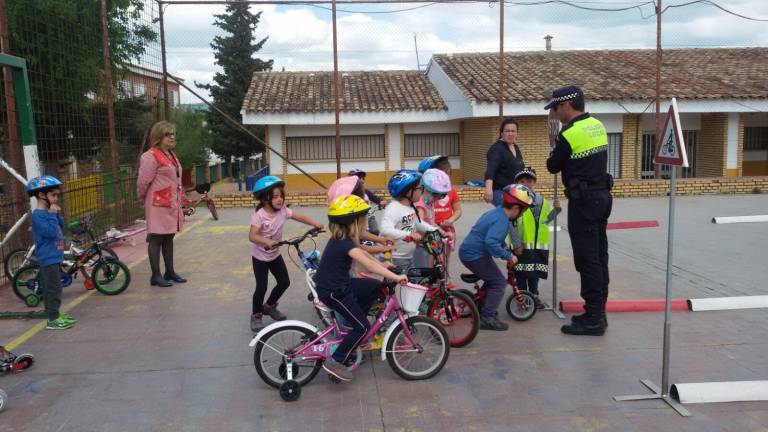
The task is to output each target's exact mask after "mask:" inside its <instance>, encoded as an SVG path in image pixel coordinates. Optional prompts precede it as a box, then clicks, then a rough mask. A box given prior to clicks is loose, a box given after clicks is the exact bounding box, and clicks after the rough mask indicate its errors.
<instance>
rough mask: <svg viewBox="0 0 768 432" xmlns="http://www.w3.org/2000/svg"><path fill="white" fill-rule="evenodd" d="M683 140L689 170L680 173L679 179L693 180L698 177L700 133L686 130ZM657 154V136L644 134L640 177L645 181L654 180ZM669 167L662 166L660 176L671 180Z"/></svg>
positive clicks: (685, 169) (684, 169)
mask: <svg viewBox="0 0 768 432" xmlns="http://www.w3.org/2000/svg"><path fill="white" fill-rule="evenodd" d="M683 140H684V141H685V151H686V153H687V154H688V168H683V169H682V171H678V172H677V173H678V177H682V178H691V177H696V160H697V159H698V157H697V156H698V151H699V131H697V130H684V131H683ZM655 154H656V135H655V134H652V133H644V134H643V152H642V171H641V173H640V177H641V178H644V179H649V178H654V177H655V175H656V167H655V166H654V163H653V156H654V155H655ZM669 173H670V171H669V165H660V166H659V174H660V176H661V178H669Z"/></svg>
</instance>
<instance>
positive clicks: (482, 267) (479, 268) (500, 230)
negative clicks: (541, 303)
mask: <svg viewBox="0 0 768 432" xmlns="http://www.w3.org/2000/svg"><path fill="white" fill-rule="evenodd" d="M501 196H502V205H501V206H499V207H496V208H495V209H493V210H489V211H488V212H486V213H485V214H483V215H482V216H480V219H478V220H477V222H475V225H474V226H473V227H472V230H471V231H470V233H469V234H468V235H467V237H466V238H465V239H464V242H462V243H461V246H460V247H459V259H460V260H461V263H462V264H464V266H465V267H466V268H468V269H469V270H470V271H471V272H472V273H474V274H475V275H476V276H478V277H479V278H480V279H482V280H483V282H484V284H483V287H485V288H487V289H488V294H487V296H486V298H485V303H484V304H483V308H482V310H481V311H480V329H482V330H507V329H508V328H509V326H508V325H507V324H506V323H503V322H501V321H499V319H498V318H497V316H496V315H497V313H498V312H497V309H498V307H499V304H500V303H501V300H502V298H503V297H504V291H505V289H506V287H507V278H506V277H504V275H503V274H502V273H501V271H500V270H499V267H498V266H497V265H496V263H495V262H494V261H493V259H494V258H501V259H503V260H504V261H507V268H511V267H512V266H514V265H515V264H516V263H517V258H516V257H515V256H514V255H512V254H511V253H510V252H509V251H508V250H507V249H506V248H505V240H506V237H507V234H508V233H509V230H510V229H513V228H511V225H510V222H511V221H514V220H516V219H517V218H519V217H520V215H521V214H522V213H523V211H525V209H527V208H528V207H530V206H531V205H532V204H533V192H531V191H530V189H528V188H527V187H525V186H522V185H518V184H511V185H509V186H506V187H504V189H502V194H501Z"/></svg>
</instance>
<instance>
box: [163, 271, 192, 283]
mask: <svg viewBox="0 0 768 432" xmlns="http://www.w3.org/2000/svg"><path fill="white" fill-rule="evenodd" d="M163 278H164V279H165V280H166V281H173V282H176V283H185V282H186V281H187V280H186V279H184V278H183V277H181V276H179V275H177V274H176V273H174V274H168V273H166V274H165V276H163Z"/></svg>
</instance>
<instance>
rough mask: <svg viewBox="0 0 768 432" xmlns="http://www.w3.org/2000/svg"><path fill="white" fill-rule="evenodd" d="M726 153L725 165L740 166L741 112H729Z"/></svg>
mask: <svg viewBox="0 0 768 432" xmlns="http://www.w3.org/2000/svg"><path fill="white" fill-rule="evenodd" d="M727 146H728V147H727V152H726V154H725V167H726V168H727V169H737V168H738V167H739V113H728V141H727Z"/></svg>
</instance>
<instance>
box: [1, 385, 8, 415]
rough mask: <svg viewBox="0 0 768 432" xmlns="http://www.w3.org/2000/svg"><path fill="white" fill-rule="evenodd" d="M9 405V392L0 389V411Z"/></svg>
mask: <svg viewBox="0 0 768 432" xmlns="http://www.w3.org/2000/svg"><path fill="white" fill-rule="evenodd" d="M7 405H8V394H7V393H6V392H4V391H3V389H0V411H2V410H4V409H5V407H6V406H7Z"/></svg>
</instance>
